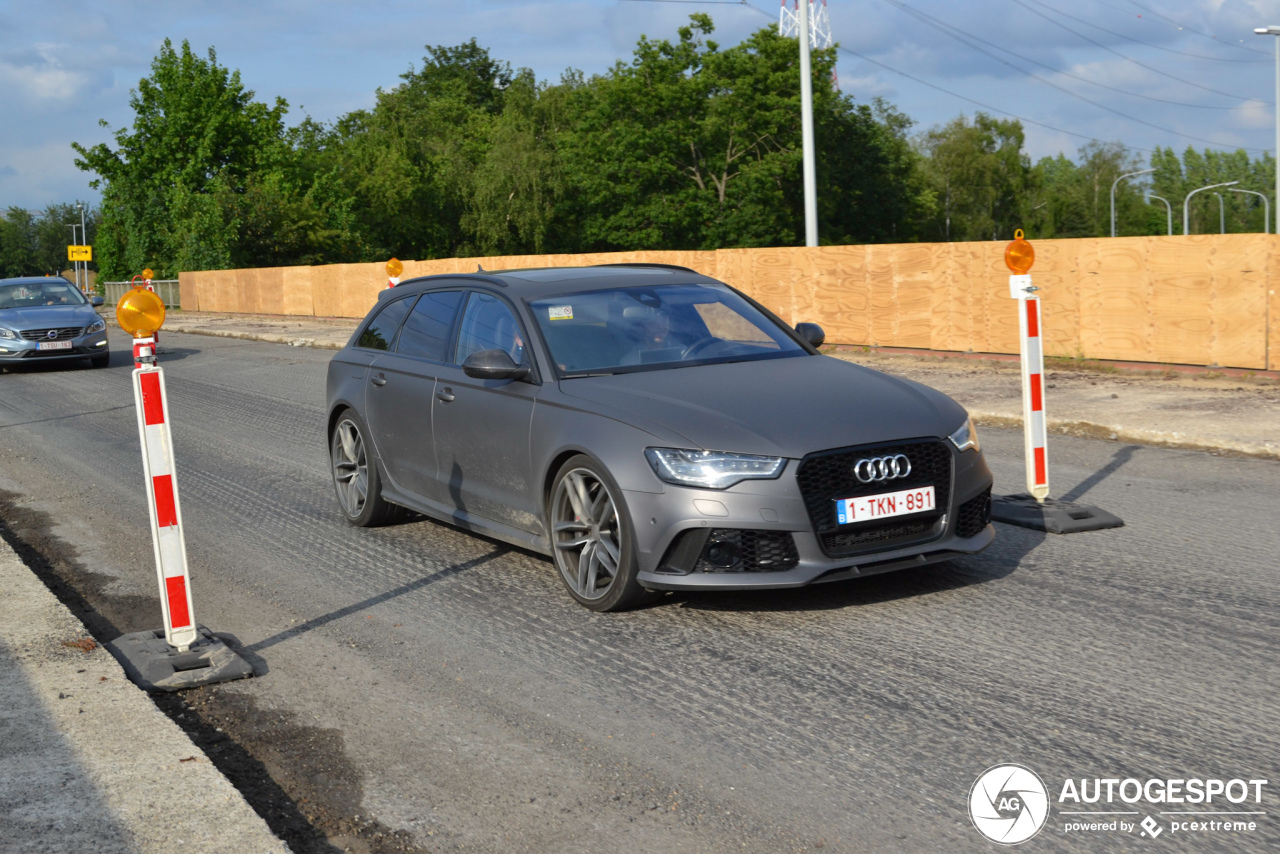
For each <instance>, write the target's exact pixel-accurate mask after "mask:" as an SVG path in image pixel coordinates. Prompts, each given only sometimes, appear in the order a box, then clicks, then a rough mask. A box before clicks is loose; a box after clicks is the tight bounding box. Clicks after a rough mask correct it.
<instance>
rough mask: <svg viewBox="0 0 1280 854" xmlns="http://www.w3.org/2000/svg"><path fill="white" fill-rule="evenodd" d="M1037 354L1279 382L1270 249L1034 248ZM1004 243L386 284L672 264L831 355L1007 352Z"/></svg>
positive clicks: (1009, 311) (186, 277) (199, 299)
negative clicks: (729, 288) (763, 311)
mask: <svg viewBox="0 0 1280 854" xmlns="http://www.w3.org/2000/svg"><path fill="white" fill-rule="evenodd" d="M1034 246H1035V249H1036V264H1035V267H1034V268H1033V269H1032V271H1031V273H1032V277H1033V278H1034V281H1035V284H1036V285H1037V286H1039V287H1040V288H1041V296H1042V297H1043V298H1044V299H1043V303H1042V305H1043V307H1044V326H1045V352H1046V353H1047V354H1048V355H1050V356H1070V357H1079V358H1086V359H1117V360H1126V361H1140V362H1166V363H1174V364H1190V365H1218V366H1222V367H1234V368H1250V369H1270V370H1280V295H1278V294H1277V291H1280V237H1276V236H1272V235H1263V234H1227V235H1216V234H1215V235H1192V236H1177V237H1120V238H1088V239H1078V240H1037V241H1034ZM1003 250H1004V242H990V243H907V244H873V245H866V246H822V247H817V248H813V249H808V248H804V247H786V248H771V249H721V250H716V251H705V252H657V251H654V252H613V253H600V254H588V255H522V256H505V257H489V258H444V259H438V260H432V261H406V262H405V271H404V273H403V275H402V277H401V278H402V279H408V278H411V277H414V276H427V275H439V274H447V273H453V274H456V273H469V272H475V271H476V270H477V269H478V268H483V269H485V270H503V269H515V268H520V267H554V266H570V267H579V266H587V265H591V264H619V263H634V262H649V263H661V264H679V265H681V266H687V267H691V268H692V269H694V270H697V271H698V272H701V273H705V274H707V275H708V276H712V277H714V278H717V279H720V280H722V281H725V282H728V283H729V284H731V285H733V286H734V287H737V288H739V289H740V290H742V291H744V292H746V293H748V294H750V295H751V296H752V297H754V298H755V299H757V300H759V301H760V302H761V303H763V304H764V305H766V306H768V308H769V309H770V310H772V311H774V312H776V313H777V314H778V315H779V316H780V317H782V318H783V320H786V321H788V322H790V323H798V322H800V321H803V320H810V321H814V322H817V323H820V324H822V326H823V328H824V329H825V330H826V332H827V341H829V342H830V343H833V344H852V345H876V346H884V347H911V348H919V349H926V350H947V351H972V352H982V353H1016V352H1018V321H1017V313H1016V311H1015V310H1014V305H1013V303H1012V301H1011V300H1010V299H1009V290H1008V276H1009V272H1008V270H1007V269H1005V266H1004V262H1003ZM179 278H180V280H181V293H182V308H183V309H185V310H187V311H214V312H246V313H265V314H286V315H314V316H318V317H363V316H364V314H365V313H366V312H367V311H368V309H369V307H370V306H371V305H373V303H374V301H375V300H376V299H377V295H378V292H379V291H380V290H382V289H383V288H384V287H385V286H386V272H385V266H384V264H383V263H367V264H329V265H325V266H320V267H276V268H271V269H262V270H210V271H204V272H192V273H182V274H181V275H180V277H179Z"/></svg>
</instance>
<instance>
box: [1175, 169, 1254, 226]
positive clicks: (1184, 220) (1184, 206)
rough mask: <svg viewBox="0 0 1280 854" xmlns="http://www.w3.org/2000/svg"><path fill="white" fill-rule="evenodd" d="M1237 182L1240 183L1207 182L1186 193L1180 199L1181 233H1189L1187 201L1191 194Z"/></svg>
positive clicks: (1189, 199)
mask: <svg viewBox="0 0 1280 854" xmlns="http://www.w3.org/2000/svg"><path fill="white" fill-rule="evenodd" d="M1239 183H1240V182H1239V181H1227V182H1226V183H1224V184H1209V185H1208V186H1205V187H1199V188H1197V189H1194V190H1192V191H1191V192H1190V193H1187V197H1186V198H1185V199H1183V200H1182V233H1183V234H1190V233H1191V208H1190V205H1189V204H1188V203H1189V202H1190V201H1191V197H1192V196H1194V195H1195V194H1196V193H1202V192H1204V191H1205V190H1216V189H1218V188H1219V187H1233V186H1235V185H1236V184H1239Z"/></svg>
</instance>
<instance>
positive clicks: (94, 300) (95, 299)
mask: <svg viewBox="0 0 1280 854" xmlns="http://www.w3.org/2000/svg"><path fill="white" fill-rule="evenodd" d="M103 302H105V300H103V298H102V297H90V298H89V304H90V305H92V306H93V307H94V308H97V307H98V306H100V305H102V303H103Z"/></svg>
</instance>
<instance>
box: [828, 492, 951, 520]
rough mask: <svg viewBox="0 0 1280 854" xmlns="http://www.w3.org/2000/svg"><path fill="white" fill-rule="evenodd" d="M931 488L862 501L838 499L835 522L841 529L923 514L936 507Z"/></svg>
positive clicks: (883, 494) (866, 496)
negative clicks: (854, 524)
mask: <svg viewBox="0 0 1280 854" xmlns="http://www.w3.org/2000/svg"><path fill="white" fill-rule="evenodd" d="M935 506H936V505H935V503H934V492H933V487H932V486H917V487H916V488H915V489H903V490H901V491H899V492H882V493H880V494H879V495H863V496H861V497H859V498H839V499H836V521H837V522H838V523H839V524H841V525H850V524H852V523H854V522H871V521H874V520H876V519H888V518H890V517H892V516H909V515H911V514H912V513H924V512H926V511H929V510H932V509H934V507H935Z"/></svg>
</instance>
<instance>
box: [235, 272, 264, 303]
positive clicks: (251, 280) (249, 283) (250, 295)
mask: <svg viewBox="0 0 1280 854" xmlns="http://www.w3.org/2000/svg"><path fill="white" fill-rule="evenodd" d="M234 273H235V277H234V282H235V295H234V299H235V308H233V309H231V310H232V311H236V312H242V313H245V314H259V313H260V312H261V311H262V309H261V308H260V307H259V305H258V271H257V270H236V271H234Z"/></svg>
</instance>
